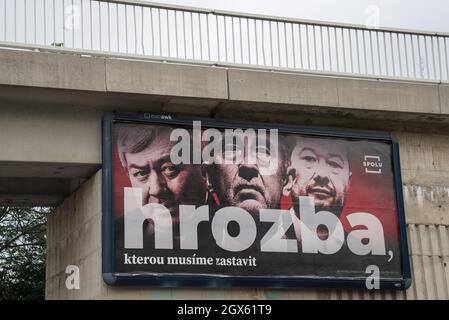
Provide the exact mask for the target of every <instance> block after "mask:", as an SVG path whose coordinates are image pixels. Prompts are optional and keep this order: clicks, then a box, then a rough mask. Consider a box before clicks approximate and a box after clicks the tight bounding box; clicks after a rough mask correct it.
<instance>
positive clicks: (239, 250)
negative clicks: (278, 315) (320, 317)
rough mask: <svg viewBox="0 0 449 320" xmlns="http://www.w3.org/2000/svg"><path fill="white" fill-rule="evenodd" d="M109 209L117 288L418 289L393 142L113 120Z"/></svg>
mask: <svg viewBox="0 0 449 320" xmlns="http://www.w3.org/2000/svg"><path fill="white" fill-rule="evenodd" d="M102 210H103V278H104V280H105V281H106V282H107V283H108V284H111V285H130V284H140V285H156V286H182V285H186V286H208V287H214V286H216V287H229V286H254V287H263V286H269V287H296V286H312V287H354V288H356V287H358V288H368V289H405V288H407V287H409V286H410V283H411V278H410V267H409V256H408V248H407V242H406V229H405V219H404V209H403V199H402V183H401V177H400V168H399V151H398V145H397V143H396V142H395V140H394V138H393V137H392V136H391V135H390V134H388V133H366V132H353V131H338V130H321V129H311V128H298V127H287V126H266V125H261V124H252V123H229V122H218V121H211V120H209V119H188V118H179V117H175V116H172V115H158V114H148V113H143V114H135V115H127V114H110V113H108V114H106V115H105V116H104V119H103V209H102Z"/></svg>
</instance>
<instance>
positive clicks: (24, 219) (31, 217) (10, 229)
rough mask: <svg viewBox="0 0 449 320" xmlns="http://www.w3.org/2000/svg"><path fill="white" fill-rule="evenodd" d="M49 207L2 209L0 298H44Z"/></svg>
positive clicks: (0, 223) (0, 224) (0, 228)
mask: <svg viewBox="0 0 449 320" xmlns="http://www.w3.org/2000/svg"><path fill="white" fill-rule="evenodd" d="M50 212H51V209H49V208H17V207H0V299H13V300H25V299H33V300H35V299H44V297H45V256H46V249H45V242H46V238H45V232H46V221H47V215H48V214H49V213H50Z"/></svg>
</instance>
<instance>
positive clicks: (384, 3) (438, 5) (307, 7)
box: [149, 0, 449, 32]
mask: <svg viewBox="0 0 449 320" xmlns="http://www.w3.org/2000/svg"><path fill="white" fill-rule="evenodd" d="M149 2H158V3H169V4H177V5H185V6H194V7H201V8H211V9H221V10H231V11H239V12H245V13H257V14H266V15H275V16H283V17H292V18H301V19H312V20H322V21H330V22H342V23H355V24H363V25H365V24H366V23H370V21H372V20H370V18H371V19H372V17H373V13H374V12H375V11H377V9H376V8H378V13H379V15H378V17H379V19H378V21H379V25H380V26H381V27H395V28H406V29H419V30H428V31H440V32H449V0H152V1H149Z"/></svg>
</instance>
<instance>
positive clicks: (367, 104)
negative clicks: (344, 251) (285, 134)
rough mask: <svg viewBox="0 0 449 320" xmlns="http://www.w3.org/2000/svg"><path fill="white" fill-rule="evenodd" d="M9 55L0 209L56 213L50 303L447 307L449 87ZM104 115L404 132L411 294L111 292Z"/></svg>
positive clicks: (0, 139)
mask: <svg viewBox="0 0 449 320" xmlns="http://www.w3.org/2000/svg"><path fill="white" fill-rule="evenodd" d="M445 41H446V40H445ZM12 47H13V46H10V45H6V44H5V46H4V48H3V49H0V150H1V152H0V203H1V204H2V205H42V206H57V207H58V208H57V210H56V213H55V214H54V215H53V216H52V217H50V219H49V223H48V255H49V261H48V265H47V292H46V294H47V297H48V298H52V299H53V298H213V297H216V298H233V299H240V298H354V299H358V298H360V299H369V298H379V299H380V298H383V299H389V298H393V299H405V298H410V299H413V298H443V299H448V298H449V289H448V288H449V269H448V268H449V267H448V262H449V214H448V209H447V208H448V205H449V197H448V196H449V169H448V168H449V160H448V159H449V83H448V82H447V81H445V80H441V79H436V80H435V79H411V78H407V79H404V78H401V77H396V78H395V77H380V76H378V77H376V76H363V75H358V74H347V73H341V74H336V73H326V72H306V71H302V72H298V70H288V69H285V68H284V69H282V68H279V69H278V70H275V68H257V67H251V66H248V65H241V66H238V65H235V64H233V65H226V64H223V65H220V64H212V65H210V64H208V63H192V61H185V62H183V61H181V60H177V61H174V62H167V61H164V60H163V59H162V60H161V61H156V60H154V59H151V60H148V59H144V58H142V57H140V56H136V57H134V58H133V57H131V56H120V55H109V54H104V55H103V56H101V55H100V54H98V52H96V53H95V54H94V53H93V52H91V51H88V50H87V51H85V52H82V51H80V50H71V49H65V48H49V47H45V46H43V47H39V46H27V45H24V44H18V45H17V46H15V47H14V48H12ZM106 111H121V112H139V111H145V112H163V113H173V114H179V115H189V116H201V117H206V118H214V119H223V120H243V121H244V120H249V121H257V122H267V123H281V124H290V125H301V126H314V127H317V126H318V127H325V128H350V129H359V130H368V131H375V130H382V131H390V132H393V133H395V135H396V136H397V137H398V139H399V144H400V152H401V167H402V179H403V188H404V195H405V199H404V200H405V206H406V218H407V224H408V230H409V231H408V232H409V238H410V239H409V242H410V247H411V259H412V265H413V275H414V281H413V286H412V288H411V289H409V290H407V291H406V292H382V293H379V292H377V293H367V292H362V291H357V290H311V289H295V290H293V289H289V290H274V289H232V290H227V289H177V290H171V289H162V288H161V289H154V288H153V289H151V288H112V287H108V286H106V285H105V284H104V283H103V282H102V279H101V232H100V231H101V204H100V203H101V166H102V162H101V117H102V115H103V113H104V112H106ZM81 244H82V245H81ZM69 264H77V265H80V269H81V271H82V274H84V275H85V277H84V278H82V280H81V281H82V282H81V286H82V288H83V289H82V290H74V291H68V290H66V288H65V286H64V279H65V273H64V270H65V266H66V265H69ZM89 270H90V271H89ZM92 270H95V272H93V271H92Z"/></svg>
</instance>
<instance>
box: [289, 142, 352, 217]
mask: <svg viewBox="0 0 449 320" xmlns="http://www.w3.org/2000/svg"><path fill="white" fill-rule="evenodd" d="M291 167H292V168H294V169H295V170H296V183H294V184H293V187H292V197H293V201H294V203H295V210H296V209H297V208H296V206H297V204H298V198H299V196H313V197H314V198H315V208H316V210H317V211H319V210H326V211H331V212H334V213H335V214H340V212H341V210H342V208H343V205H344V201H345V198H346V192H347V189H348V185H349V179H350V176H351V173H350V170H349V162H348V155H347V151H346V149H345V147H344V146H343V145H342V144H339V143H338V142H336V141H329V140H327V141H325V140H320V139H307V138H301V139H298V140H297V142H296V146H295V148H294V149H293V152H292V155H291Z"/></svg>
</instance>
